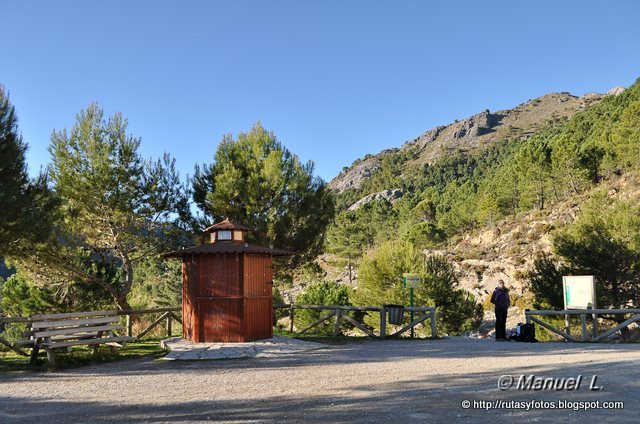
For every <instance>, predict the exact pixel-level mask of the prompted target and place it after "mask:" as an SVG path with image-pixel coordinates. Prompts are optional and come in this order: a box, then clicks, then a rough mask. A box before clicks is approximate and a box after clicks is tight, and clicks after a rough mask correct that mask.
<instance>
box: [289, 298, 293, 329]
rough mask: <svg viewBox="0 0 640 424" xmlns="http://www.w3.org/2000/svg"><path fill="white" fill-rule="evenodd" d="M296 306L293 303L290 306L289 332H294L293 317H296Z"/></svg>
mask: <svg viewBox="0 0 640 424" xmlns="http://www.w3.org/2000/svg"><path fill="white" fill-rule="evenodd" d="M293 311H294V307H293V303H292V304H291V305H290V306H289V332H290V333H293V319H294V312H293Z"/></svg>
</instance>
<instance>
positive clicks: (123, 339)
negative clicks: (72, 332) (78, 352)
mask: <svg viewBox="0 0 640 424" xmlns="http://www.w3.org/2000/svg"><path fill="white" fill-rule="evenodd" d="M135 339H136V338H135V337H129V336H119V337H102V338H99V339H90V340H72V341H69V342H55V341H51V342H45V343H42V344H41V345H40V346H42V347H45V348H49V349H55V348H59V347H68V346H79V345H94V344H106V343H110V342H128V341H131V340H135Z"/></svg>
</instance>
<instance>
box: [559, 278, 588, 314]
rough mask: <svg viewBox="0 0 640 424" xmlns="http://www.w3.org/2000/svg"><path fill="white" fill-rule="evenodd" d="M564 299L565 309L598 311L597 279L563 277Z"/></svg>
mask: <svg viewBox="0 0 640 424" xmlns="http://www.w3.org/2000/svg"><path fill="white" fill-rule="evenodd" d="M562 297H563V298H564V308H565V309H589V303H591V309H596V279H595V278H594V276H593V275H565V276H563V277H562Z"/></svg>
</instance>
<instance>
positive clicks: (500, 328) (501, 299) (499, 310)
mask: <svg viewBox="0 0 640 424" xmlns="http://www.w3.org/2000/svg"><path fill="white" fill-rule="evenodd" d="M491 303H493V304H494V305H495V312H496V340H507V310H508V309H509V306H510V305H511V299H510V298H509V290H507V288H506V287H505V286H504V281H502V280H500V281H498V287H496V289H495V290H494V291H493V294H492V295H491Z"/></svg>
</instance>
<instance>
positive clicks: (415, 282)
mask: <svg viewBox="0 0 640 424" xmlns="http://www.w3.org/2000/svg"><path fill="white" fill-rule="evenodd" d="M402 284H403V285H404V288H405V289H419V288H420V287H422V279H421V278H420V274H415V273H410V272H405V273H404V274H402Z"/></svg>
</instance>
